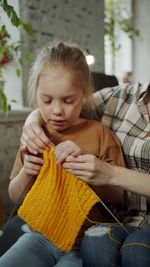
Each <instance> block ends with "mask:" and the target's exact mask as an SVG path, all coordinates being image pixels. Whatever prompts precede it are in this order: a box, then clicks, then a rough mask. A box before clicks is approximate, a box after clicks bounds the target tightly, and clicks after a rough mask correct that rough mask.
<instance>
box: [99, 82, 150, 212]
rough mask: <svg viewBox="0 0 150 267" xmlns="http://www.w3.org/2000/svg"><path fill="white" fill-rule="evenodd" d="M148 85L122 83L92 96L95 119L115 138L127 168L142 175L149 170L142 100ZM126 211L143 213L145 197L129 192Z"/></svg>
mask: <svg viewBox="0 0 150 267" xmlns="http://www.w3.org/2000/svg"><path fill="white" fill-rule="evenodd" d="M149 85H150V81H148V82H146V83H144V84H142V85H141V84H140V83H137V84H134V85H131V84H124V85H121V86H116V87H112V88H104V89H102V90H100V91H98V92H96V93H95V94H94V99H95V103H96V112H97V119H98V120H101V122H102V123H103V124H105V125H106V126H107V127H108V128H110V129H111V130H112V131H113V132H114V133H115V134H116V135H117V136H118V138H119V140H120V142H121V144H122V149H123V153H124V158H125V163H126V166H127V168H129V169H133V170H136V171H140V172H143V173H149V170H150V128H149V117H148V112H147V106H146V101H145V95H146V92H147V89H148V86H149ZM148 135H149V136H148ZM130 208H131V209H136V210H140V211H146V210H147V201H146V197H142V196H139V195H137V194H134V193H131V207H130Z"/></svg>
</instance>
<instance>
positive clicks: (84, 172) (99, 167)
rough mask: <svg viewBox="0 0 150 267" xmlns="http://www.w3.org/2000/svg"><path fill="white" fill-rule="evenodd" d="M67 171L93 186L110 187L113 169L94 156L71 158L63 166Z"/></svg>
mask: <svg viewBox="0 0 150 267" xmlns="http://www.w3.org/2000/svg"><path fill="white" fill-rule="evenodd" d="M62 166H63V167H64V168H65V169H66V170H67V171H69V172H70V173H72V174H73V175H75V176H76V177H78V178H80V179H81V180H83V181H85V182H86V183H89V184H91V185H97V186H99V185H109V184H110V180H111V175H112V167H113V166H111V165H110V164H108V163H106V162H105V161H102V160H100V159H99V158H97V157H96V156H94V155H92V154H86V155H79V156H78V157H76V158H75V157H72V156H69V157H68V158H67V159H66V160H65V162H64V163H63V165H62Z"/></svg>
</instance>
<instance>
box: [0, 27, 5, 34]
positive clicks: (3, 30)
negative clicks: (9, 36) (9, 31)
mask: <svg viewBox="0 0 150 267" xmlns="http://www.w3.org/2000/svg"><path fill="white" fill-rule="evenodd" d="M5 32H6V27H5V25H3V26H2V27H1V32H0V34H1V36H4V34H5Z"/></svg>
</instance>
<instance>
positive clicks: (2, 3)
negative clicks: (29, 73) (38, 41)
mask: <svg viewBox="0 0 150 267" xmlns="http://www.w3.org/2000/svg"><path fill="white" fill-rule="evenodd" d="M0 7H1V8H2V9H3V10H4V11H5V12H6V13H7V15H8V17H9V19H10V21H11V23H12V25H13V26H15V27H17V28H19V29H20V27H23V29H24V30H25V31H26V33H27V34H28V35H30V36H31V37H33V36H34V32H33V30H32V28H31V26H30V25H29V24H27V23H24V22H23V21H22V20H21V19H20V18H19V17H18V16H17V13H16V11H15V10H14V7H13V6H11V5H9V4H8V3H7V0H0ZM10 41H11V35H10V34H9V33H8V31H7V29H6V26H5V24H3V22H2V26H1V28H0V79H2V78H3V69H4V68H5V66H6V65H7V64H9V63H10V62H11V60H12V59H13V58H14V57H16V58H17V60H18V62H19V63H20V65H21V66H22V64H23V63H22V59H21V57H20V53H19V50H20V47H21V44H22V42H21V41H17V42H13V43H11V42H10ZM26 58H27V60H28V61H30V54H29V53H27V54H26ZM16 74H17V76H20V69H19V68H17V69H16ZM12 101H13V102H14V101H15V100H12ZM0 103H1V106H2V110H3V112H4V113H5V114H7V112H8V111H9V110H10V109H11V105H10V104H8V101H7V96H6V95H5V93H4V92H0Z"/></svg>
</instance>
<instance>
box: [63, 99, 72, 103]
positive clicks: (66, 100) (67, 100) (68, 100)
mask: <svg viewBox="0 0 150 267" xmlns="http://www.w3.org/2000/svg"><path fill="white" fill-rule="evenodd" d="M64 102H65V103H66V104H72V103H73V102H74V100H73V99H65V100H64Z"/></svg>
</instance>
